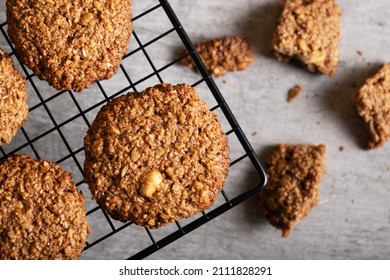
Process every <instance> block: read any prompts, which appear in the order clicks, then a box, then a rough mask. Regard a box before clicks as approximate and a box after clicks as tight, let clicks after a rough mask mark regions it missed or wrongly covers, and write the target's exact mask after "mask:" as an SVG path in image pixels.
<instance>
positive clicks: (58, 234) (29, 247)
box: [0, 155, 89, 259]
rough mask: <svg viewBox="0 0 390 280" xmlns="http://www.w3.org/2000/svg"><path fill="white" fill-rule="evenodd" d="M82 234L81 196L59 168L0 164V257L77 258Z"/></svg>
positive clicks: (19, 160)
mask: <svg viewBox="0 0 390 280" xmlns="http://www.w3.org/2000/svg"><path fill="white" fill-rule="evenodd" d="M88 234H89V227H88V224H87V218H86V215H85V201H84V198H83V196H82V194H81V193H79V192H78V191H77V188H76V186H75V184H74V183H73V182H72V178H71V175H70V174H69V173H67V172H64V171H63V170H62V169H61V167H60V165H58V164H56V163H52V162H49V161H44V160H33V159H32V158H30V157H29V156H27V155H13V156H10V157H8V158H6V159H5V160H3V161H1V162H0V259H77V258H78V257H79V256H80V254H81V252H82V250H83V246H84V244H85V242H86V241H87V237H88Z"/></svg>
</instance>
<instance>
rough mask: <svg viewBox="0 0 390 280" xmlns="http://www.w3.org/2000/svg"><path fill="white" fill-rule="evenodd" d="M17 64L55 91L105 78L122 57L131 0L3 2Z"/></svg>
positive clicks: (82, 86)
mask: <svg viewBox="0 0 390 280" xmlns="http://www.w3.org/2000/svg"><path fill="white" fill-rule="evenodd" d="M7 21H8V34H9V36H10V38H11V41H12V42H13V43H14V44H15V50H16V54H17V56H18V58H19V59H20V60H21V61H22V62H23V63H24V64H26V65H27V66H28V67H29V68H31V70H33V72H34V74H35V75H36V76H38V77H39V78H40V79H42V80H46V81H48V82H49V84H50V85H52V86H53V87H55V88H56V89H59V90H69V89H73V90H75V91H81V90H83V89H84V88H88V87H90V86H91V84H92V83H94V82H95V81H98V80H102V79H108V78H110V77H111V76H112V75H113V74H114V73H115V72H116V71H117V69H118V67H119V65H120V63H121V60H122V57H123V55H124V54H125V53H126V52H127V48H128V42H129V39H130V35H131V31H132V24H131V0H125V1H122V0H87V1H85V0H76V1H70V0H59V1H40V0H32V1H27V0H8V1H7Z"/></svg>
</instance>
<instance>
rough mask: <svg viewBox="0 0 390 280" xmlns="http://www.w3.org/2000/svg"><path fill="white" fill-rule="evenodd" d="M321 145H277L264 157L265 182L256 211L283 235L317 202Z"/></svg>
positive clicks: (322, 148)
mask: <svg viewBox="0 0 390 280" xmlns="http://www.w3.org/2000/svg"><path fill="white" fill-rule="evenodd" d="M324 157H325V145H318V146H315V145H296V146H295V145H285V144H281V145H278V146H277V148H276V149H275V150H274V151H273V153H272V154H271V156H270V157H269V158H268V159H267V161H266V169H267V173H268V180H269V181H268V185H267V186H266V187H265V189H264V190H262V191H261V192H260V195H259V197H260V202H259V208H260V213H261V214H262V215H263V216H264V217H265V218H266V219H267V220H268V221H269V222H270V223H271V224H272V225H273V226H275V227H276V228H278V229H280V230H282V232H283V237H287V236H288V235H289V233H290V231H291V229H292V228H293V227H294V226H295V225H296V224H297V223H298V222H299V221H300V220H302V219H303V218H304V217H306V216H307V215H309V214H310V212H311V209H312V208H313V207H314V206H316V205H317V204H318V201H319V188H318V184H319V183H320V181H321V177H322V175H323V174H324V173H325V164H324Z"/></svg>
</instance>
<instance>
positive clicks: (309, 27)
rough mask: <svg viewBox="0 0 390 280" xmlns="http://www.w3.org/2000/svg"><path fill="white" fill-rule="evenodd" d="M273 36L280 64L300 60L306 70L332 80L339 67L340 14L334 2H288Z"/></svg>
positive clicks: (314, 0) (307, 0) (304, 0)
mask: <svg viewBox="0 0 390 280" xmlns="http://www.w3.org/2000/svg"><path fill="white" fill-rule="evenodd" d="M280 3H281V6H282V9H283V11H282V15H281V16H280V18H279V25H278V27H277V29H276V30H275V32H274V37H273V41H272V50H273V52H274V54H275V56H276V58H278V59H279V60H282V61H289V60H290V59H297V60H299V61H301V62H302V63H303V64H304V65H305V66H306V68H307V69H308V70H309V71H311V72H315V71H318V72H320V73H323V74H327V75H329V76H333V75H334V74H335V72H336V69H337V66H338V64H339V44H340V43H339V41H340V18H341V12H340V9H339V6H338V5H337V3H336V1H335V0H287V1H282V2H280Z"/></svg>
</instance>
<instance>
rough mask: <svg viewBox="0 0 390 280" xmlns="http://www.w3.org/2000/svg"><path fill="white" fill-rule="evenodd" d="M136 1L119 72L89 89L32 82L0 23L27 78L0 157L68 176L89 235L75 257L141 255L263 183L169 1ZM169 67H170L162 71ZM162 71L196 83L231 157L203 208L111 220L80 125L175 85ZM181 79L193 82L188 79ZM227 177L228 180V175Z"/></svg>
mask: <svg viewBox="0 0 390 280" xmlns="http://www.w3.org/2000/svg"><path fill="white" fill-rule="evenodd" d="M143 2H145V3H147V4H145V5H144V7H142V8H140V9H136V10H137V11H134V9H133V11H134V14H133V16H134V17H133V25H134V26H133V27H134V32H133V35H132V39H131V44H130V49H129V52H128V53H127V54H126V55H125V56H124V58H123V61H122V64H121V66H120V69H119V70H118V73H117V74H116V75H115V76H114V77H113V78H112V79H110V80H108V81H101V82H97V83H96V84H95V85H93V86H92V88H91V89H89V90H85V91H83V92H82V93H73V92H72V91H54V89H53V88H51V87H49V86H48V85H47V84H46V82H42V81H40V80H39V79H37V78H36V77H35V76H34V75H33V74H32V73H31V71H30V70H29V69H28V68H26V67H25V66H24V65H22V64H20V63H19V61H18V60H17V58H16V56H15V55H14V49H13V46H12V44H11V42H10V40H9V38H8V36H7V23H6V22H4V23H1V24H0V31H1V33H0V43H1V47H2V48H4V50H5V51H7V52H8V53H10V54H11V57H12V58H13V60H14V62H15V67H16V68H18V69H19V70H20V71H21V72H22V73H23V74H24V75H25V76H26V77H27V83H28V94H29V97H28V103H29V106H30V110H29V118H28V121H27V123H26V124H25V125H24V127H23V128H22V129H21V130H20V131H19V133H18V134H17V136H16V137H15V138H14V139H13V141H12V143H11V144H8V145H3V146H2V147H0V159H1V158H4V157H6V156H8V155H10V154H14V153H26V154H29V155H31V156H33V157H35V158H38V159H41V158H42V159H48V160H52V161H56V162H58V163H60V164H61V165H62V166H63V168H64V169H65V170H68V171H70V172H71V173H72V176H73V178H74V180H75V181H76V182H77V183H76V185H77V187H78V188H79V189H80V190H82V191H83V193H84V196H85V197H86V201H87V216H88V221H89V224H90V226H91V235H90V237H89V240H88V243H87V244H86V246H85V249H84V252H83V255H82V258H87V259H88V258H90V259H94V258H108V257H107V256H106V255H105V252H106V251H107V250H111V251H112V250H114V252H111V255H110V257H111V258H112V257H113V255H112V254H115V255H114V258H117V259H118V258H129V259H141V258H145V257H147V256H149V255H151V254H152V253H154V252H156V251H157V250H159V249H161V248H163V247H165V246H166V245H168V244H170V243H172V242H174V241H175V240H177V239H179V238H181V237H182V236H184V235H186V234H187V233H189V232H191V231H193V230H195V229H196V228H198V227H200V226H201V225H203V224H205V223H207V222H209V221H210V220H212V219H214V218H215V217H217V216H219V215H221V214H222V213H224V212H226V211H228V210H230V209H232V208H233V207H234V206H236V205H238V204H240V203H242V202H243V201H245V200H247V199H248V198H250V197H251V196H253V195H254V194H256V193H257V192H258V191H259V190H260V189H261V188H262V187H263V186H264V184H265V182H266V177H265V174H264V171H263V169H262V166H261V164H260V162H259V160H258V158H257V156H256V154H255V152H254V151H253V149H252V147H251V145H250V143H249V142H248V140H247V138H246V136H245V135H244V133H243V131H242V130H241V128H240V126H239V125H238V123H237V121H236V119H235V117H234V115H233V114H232V112H231V110H230V109H229V106H228V105H227V104H226V102H225V100H224V98H223V96H222V95H221V93H220V91H219V89H218V87H217V86H216V84H215V82H214V81H213V79H212V78H211V77H210V76H209V74H208V72H207V70H206V69H205V67H204V65H203V63H202V61H201V59H200V58H199V56H198V54H197V53H196V51H195V49H194V46H193V44H192V43H191V41H190V39H189V38H188V36H187V34H186V32H185V30H184V28H183V26H182V25H181V24H180V22H179V20H178V18H177V17H176V15H175V13H174V11H173V10H172V7H171V6H170V4H169V2H168V1H167V0H159V1H157V0H149V1H143ZM134 4H135V3H134ZM136 13H137V14H136ZM1 20H2V19H0V22H1ZM4 20H5V19H4ZM142 21H143V22H142ZM152 21H158V24H157V25H156V26H158V27H156V28H152V29H153V32H150V29H149V30H148V29H147V28H143V27H142V26H143V23H145V22H152ZM138 22H139V24H138ZM160 27H161V28H160ZM162 28H165V29H162ZM154 29H155V30H154ZM161 29H162V30H161ZM164 49H165V50H166V51H164ZM180 49H181V50H187V52H185V51H184V52H180V54H176V57H175V58H172V53H173V52H174V50H180ZM186 56H191V57H192V59H193V60H194V62H195V64H196V66H197V68H198V73H195V72H192V71H191V70H189V69H187V68H185V67H183V66H182V65H181V64H180V60H181V59H183V58H184V57H186ZM140 61H141V62H140ZM135 65H137V67H138V68H137V70H136V71H134V70H133V69H134V67H135ZM138 69H142V70H138ZM144 69H146V70H144ZM148 71H149V72H148ZM170 71H173V72H171V73H170V74H169V75H168V74H167V73H169V72H170ZM190 71H191V72H190ZM182 73H185V75H184V74H182ZM165 76H170V77H179V80H178V81H177V82H183V83H184V82H186V83H190V84H192V86H194V87H196V88H197V91H198V93H199V94H200V95H201V97H202V98H203V99H204V100H205V101H206V103H207V104H208V106H209V107H210V108H211V110H212V111H213V112H214V113H215V114H217V115H218V117H219V119H220V122H221V124H222V127H223V129H224V131H225V132H226V134H227V135H228V137H229V146H230V150H231V152H230V153H231V159H232V162H231V168H230V175H229V177H228V179H227V181H226V183H225V186H224V190H223V191H222V192H221V194H220V195H219V196H218V198H217V201H216V202H215V204H214V205H213V206H212V207H211V208H210V209H208V210H207V211H204V212H202V213H200V214H198V215H195V216H194V217H191V218H188V219H183V220H181V221H178V222H176V223H174V224H171V225H169V226H166V227H163V228H162V229H156V230H149V229H147V228H143V227H140V226H136V225H133V223H132V222H128V223H121V222H118V221H115V220H112V219H111V218H110V216H109V215H108V214H107V213H106V212H105V211H104V210H102V209H101V208H100V207H99V205H97V204H96V202H95V201H93V200H92V199H91V197H90V193H89V190H88V188H87V186H86V185H85V184H84V183H83V180H82V172H83V167H82V166H83V161H84V149H83V146H82V145H83V137H84V135H85V133H86V130H87V129H88V127H89V126H90V124H91V122H92V121H93V119H94V117H95V116H96V113H97V112H98V110H99V109H100V108H101V106H103V105H104V104H105V103H106V102H107V101H108V100H110V99H111V98H114V97H116V96H119V95H121V94H124V93H127V92H129V91H139V90H142V89H144V88H145V87H147V86H151V85H154V84H157V83H163V82H169V83H175V81H172V80H173V78H170V80H165V79H164V77H165ZM187 77H191V78H195V80H194V81H193V82H191V81H189V80H190V79H189V78H187ZM180 78H182V79H184V80H180ZM240 164H241V167H239V165H240ZM248 169H252V170H253V171H252V174H251V175H250V177H256V181H255V182H254V181H253V179H252V180H249V179H248V178H245V176H243V170H248ZM253 174H256V176H254V175H253ZM230 178H232V179H233V180H229V179H230ZM237 179H238V182H239V183H237ZM230 181H234V183H232V182H230ZM250 181H252V183H250ZM221 238H222V237H221ZM113 248H115V249H113ZM129 256H130V257H129Z"/></svg>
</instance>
